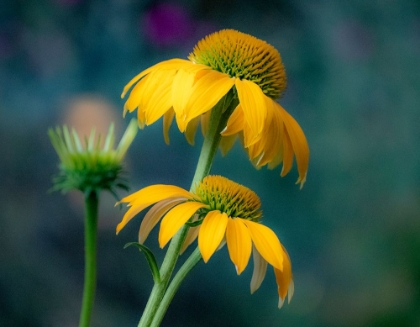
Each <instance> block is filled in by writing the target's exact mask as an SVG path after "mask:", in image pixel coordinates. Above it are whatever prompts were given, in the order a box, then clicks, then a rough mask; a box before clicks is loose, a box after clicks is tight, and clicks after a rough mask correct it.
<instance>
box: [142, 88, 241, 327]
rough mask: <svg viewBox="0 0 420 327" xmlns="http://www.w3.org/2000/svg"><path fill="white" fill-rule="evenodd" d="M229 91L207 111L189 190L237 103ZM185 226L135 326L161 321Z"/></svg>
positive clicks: (203, 171) (206, 167)
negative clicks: (204, 133) (162, 304)
mask: <svg viewBox="0 0 420 327" xmlns="http://www.w3.org/2000/svg"><path fill="white" fill-rule="evenodd" d="M231 92H232V91H231ZM231 92H229V93H228V94H227V95H226V96H225V97H223V98H222V99H221V100H220V101H219V103H218V104H217V105H216V106H215V107H214V108H213V109H212V111H211V116H210V122H209V129H208V132H207V135H206V137H205V138H204V142H203V146H202V148H201V152H200V157H199V159H198V163H197V168H196V170H195V174H194V178H193V180H192V183H191V188H190V190H192V189H193V188H194V187H195V184H196V183H197V182H198V181H201V180H202V179H203V178H204V177H205V176H207V175H208V174H209V172H210V168H211V165H212V163H213V159H214V156H215V155H216V152H217V149H218V147H219V143H220V139H221V135H220V133H221V132H222V130H223V129H224V128H225V126H226V123H227V121H228V119H229V116H230V115H231V113H232V112H233V110H234V108H235V107H236V105H237V101H235V100H234V99H233V96H232V93H231ZM188 228H189V227H188V226H187V225H184V226H183V227H182V228H181V229H180V230H179V231H178V232H177V233H176V234H175V236H174V237H173V238H172V240H171V242H170V244H169V248H168V252H167V253H166V255H165V258H164V260H163V263H162V267H161V269H160V275H161V282H160V283H156V284H155V285H154V287H153V289H152V292H151V294H150V297H149V300H148V302H147V304H146V307H145V309H144V311H143V315H142V317H141V319H140V322H139V324H138V327H149V326H151V324H152V321H153V320H157V321H159V323H160V321H162V319H163V316H164V315H165V312H166V310H167V307H168V305H169V302H170V300H172V298H173V296H174V294H175V292H176V290H177V288H178V287H176V288H173V293H172V294H171V295H169V296H170V300H169V302H168V304H167V305H166V306H164V307H162V309H160V304H161V301H162V299H163V297H164V296H165V292H166V289H167V287H168V284H169V280H170V278H171V276H172V272H173V270H174V268H175V264H176V262H177V260H178V257H179V252H180V249H181V246H182V244H183V243H184V240H185V237H186V236H187V232H188ZM184 277H185V276H183V278H184ZM183 278H182V279H183ZM158 309H159V310H158ZM157 326H158V325H157Z"/></svg>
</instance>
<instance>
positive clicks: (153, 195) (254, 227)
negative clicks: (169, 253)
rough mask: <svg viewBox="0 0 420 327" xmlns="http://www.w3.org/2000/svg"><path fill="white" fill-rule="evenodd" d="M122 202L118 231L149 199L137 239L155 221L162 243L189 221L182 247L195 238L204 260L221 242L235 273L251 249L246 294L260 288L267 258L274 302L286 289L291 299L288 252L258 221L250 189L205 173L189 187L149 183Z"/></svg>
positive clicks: (257, 201)
mask: <svg viewBox="0 0 420 327" xmlns="http://www.w3.org/2000/svg"><path fill="white" fill-rule="evenodd" d="M121 202H124V203H128V206H129V207H130V209H129V210H128V211H127V212H126V214H125V215H124V217H123V219H122V221H121V222H120V223H119V224H118V226H117V234H118V233H119V232H120V231H121V229H122V228H124V226H125V225H126V224H127V223H128V222H129V221H130V220H131V219H132V218H133V217H134V216H135V215H137V214H138V213H139V212H141V211H142V210H144V209H145V208H147V207H148V206H150V205H152V204H154V206H153V207H152V208H151V209H150V210H149V211H148V212H147V214H146V215H145V217H144V219H143V221H142V223H141V226H140V231H139V242H140V243H143V242H144V241H145V240H146V238H147V237H148V235H149V233H150V231H151V230H152V229H153V227H155V226H156V224H157V223H158V222H159V221H160V220H161V224H160V230H159V237H158V238H159V245H160V247H162V248H163V247H164V246H165V245H166V244H167V243H168V242H169V240H170V239H171V238H172V237H173V236H174V235H175V234H176V233H177V232H178V230H179V229H180V228H181V227H182V226H183V225H184V224H190V225H191V226H193V227H191V228H190V229H189V231H188V234H187V237H186V240H185V242H184V244H183V249H182V250H185V248H186V247H188V245H190V244H191V243H192V242H193V241H194V240H195V239H196V238H197V237H198V247H199V248H200V252H201V255H202V257H203V260H204V261H205V262H207V261H208V260H209V259H210V258H211V256H212V255H213V254H214V252H215V251H216V250H217V249H218V248H220V247H222V246H223V245H224V244H225V243H226V244H227V248H228V252H229V256H230V259H231V260H232V262H233V263H234V265H235V267H236V271H237V273H238V275H239V274H241V273H242V271H244V269H245V268H246V266H247V265H248V261H249V259H250V256H251V252H252V253H253V260H254V273H253V276H252V279H251V293H253V292H255V291H256V290H257V289H258V288H259V287H260V285H261V283H262V281H263V279H264V277H265V274H266V269H267V263H269V264H270V265H272V266H273V268H274V272H275V275H276V281H277V285H278V293H279V297H280V300H279V307H281V305H282V304H283V301H284V299H285V297H286V295H287V293H288V294H289V301H290V299H291V297H292V295H293V278H292V268H291V263H290V259H289V256H288V254H287V252H286V250H285V248H284V247H283V246H282V245H281V243H280V241H279V239H278V238H277V236H276V234H275V233H274V232H273V231H272V230H271V229H269V228H268V227H266V226H264V225H262V224H261V223H260V221H261V217H262V212H261V210H260V207H261V202H260V199H259V197H258V196H257V195H256V194H255V193H254V192H253V191H252V190H250V189H248V188H246V187H245V186H242V185H240V184H237V183H235V182H233V181H230V180H228V179H227V178H224V177H221V176H207V177H205V178H204V179H203V180H202V181H201V182H199V183H198V184H197V185H196V187H195V189H194V191H192V192H188V191H186V190H184V189H182V188H180V187H177V186H173V185H152V186H148V187H145V188H143V189H141V190H139V191H137V192H135V193H133V194H131V195H129V196H127V197H125V198H123V199H122V200H121Z"/></svg>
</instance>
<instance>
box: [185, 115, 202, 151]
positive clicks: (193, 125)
mask: <svg viewBox="0 0 420 327" xmlns="http://www.w3.org/2000/svg"><path fill="white" fill-rule="evenodd" d="M199 122H200V117H196V118H194V119H193V120H191V121H190V122H189V123H188V125H187V129H186V130H185V138H186V139H187V142H188V143H189V144H190V145H194V139H195V133H196V132H197V127H198V123H199Z"/></svg>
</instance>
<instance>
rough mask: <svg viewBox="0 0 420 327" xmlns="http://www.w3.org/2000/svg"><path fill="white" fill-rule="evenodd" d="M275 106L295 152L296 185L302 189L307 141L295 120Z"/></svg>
mask: <svg viewBox="0 0 420 327" xmlns="http://www.w3.org/2000/svg"><path fill="white" fill-rule="evenodd" d="M277 105H278V107H279V108H280V113H281V114H282V115H283V120H284V124H285V127H286V129H287V132H288V134H289V137H290V141H291V144H292V146H293V151H294V152H295V156H296V162H297V166H298V172H299V179H298V181H297V183H300V185H301V188H302V186H303V184H304V183H305V180H306V174H307V172H308V165H309V146H308V141H307V140H306V137H305V134H304V133H303V131H302V128H301V127H300V126H299V124H298V123H297V122H296V120H295V119H294V118H293V117H292V116H291V115H290V114H289V113H288V112H287V111H286V110H284V109H283V107H282V106H280V105H279V104H277Z"/></svg>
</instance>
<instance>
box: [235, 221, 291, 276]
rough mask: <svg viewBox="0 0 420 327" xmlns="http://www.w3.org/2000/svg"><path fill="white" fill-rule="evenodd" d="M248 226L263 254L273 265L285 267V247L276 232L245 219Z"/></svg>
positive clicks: (256, 245)
mask: <svg viewBox="0 0 420 327" xmlns="http://www.w3.org/2000/svg"><path fill="white" fill-rule="evenodd" d="M243 222H244V223H245V224H246V226H247V227H248V229H249V231H250V233H251V238H252V241H253V242H254V245H255V247H256V248H257V250H258V252H259V253H260V254H261V256H262V257H263V258H264V259H265V260H266V261H267V262H268V263H269V264H271V265H272V266H273V267H275V268H277V269H280V270H282V269H283V249H282V246H281V243H280V241H279V239H278V237H277V236H276V234H275V233H274V232H273V231H272V230H271V229H270V228H268V227H266V226H264V225H262V224H259V223H256V222H253V221H250V220H243Z"/></svg>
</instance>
